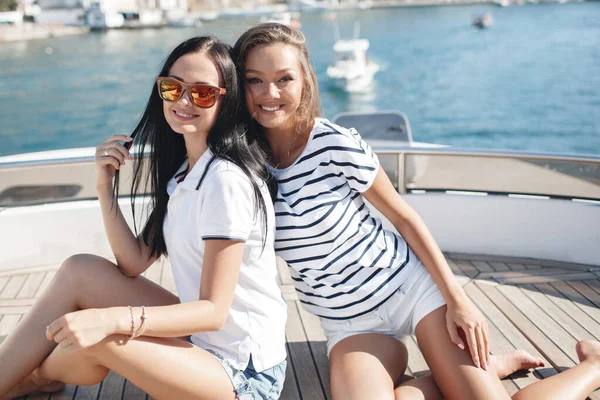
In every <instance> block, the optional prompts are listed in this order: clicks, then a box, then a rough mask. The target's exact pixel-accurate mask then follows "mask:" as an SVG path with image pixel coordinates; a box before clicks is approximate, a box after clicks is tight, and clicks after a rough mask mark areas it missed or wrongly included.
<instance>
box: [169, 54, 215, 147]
mask: <svg viewBox="0 0 600 400" xmlns="http://www.w3.org/2000/svg"><path fill="white" fill-rule="evenodd" d="M168 76H170V77H172V78H175V79H178V80H180V81H182V82H185V83H203V84H207V85H211V86H216V87H223V85H222V81H221V79H220V74H219V71H218V70H217V67H216V66H215V64H214V62H213V61H212V60H211V59H210V58H209V57H208V55H207V54H206V53H198V52H196V53H188V54H186V55H184V56H181V57H180V58H179V59H178V60H177V61H175V63H174V64H173V66H172V67H171V69H170V70H169V75H168ZM222 101H223V100H222V96H219V98H218V99H217V102H216V104H215V105H214V106H212V107H211V108H200V107H198V106H196V105H195V104H194V103H193V101H192V98H191V94H190V93H189V91H188V90H186V91H185V92H184V93H183V95H182V96H181V97H180V98H179V99H178V100H177V101H171V102H170V101H165V100H163V111H164V113H165V119H166V120H167V123H168V124H169V126H170V127H171V129H173V130H174V131H175V132H177V133H180V134H182V135H186V134H200V135H203V136H204V137H206V136H207V135H208V132H209V131H210V130H211V128H212V127H213V125H214V124H215V121H216V120H217V117H218V116H219V111H220V109H221V103H222Z"/></svg>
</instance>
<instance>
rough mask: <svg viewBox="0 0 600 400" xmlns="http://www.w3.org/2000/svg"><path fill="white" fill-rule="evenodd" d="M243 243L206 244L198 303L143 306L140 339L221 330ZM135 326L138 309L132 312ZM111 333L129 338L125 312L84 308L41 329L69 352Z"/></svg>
mask: <svg viewBox="0 0 600 400" xmlns="http://www.w3.org/2000/svg"><path fill="white" fill-rule="evenodd" d="M243 251H244V243H242V242H237V241H230V240H208V241H206V246H205V253H204V261H203V263H202V281H201V287H200V295H199V299H198V301H194V302H189V303H184V304H175V305H169V306H157V307H147V308H146V315H147V316H148V319H147V322H146V328H145V331H144V336H155V337H181V336H188V335H191V334H194V333H198V332H208V331H216V330H219V329H221V328H222V327H223V325H224V323H225V321H226V319H227V316H228V315H229V309H230V308H231V304H232V302H233V296H234V291H235V286H236V283H237V280H238V275H239V271H240V265H241V262H242V255H243ZM133 315H134V319H135V321H136V325H137V327H138V328H139V327H140V323H141V319H140V317H141V315H142V310H141V307H134V308H133ZM112 334H123V335H129V334H131V314H130V311H129V308H128V307H111V308H105V309H88V310H82V311H76V312H73V313H69V314H66V315H65V316H63V317H61V318H59V319H57V320H56V321H54V322H53V323H52V324H50V325H49V326H48V328H47V330H46V336H47V338H48V339H49V340H54V341H56V342H57V343H58V344H59V345H60V346H61V347H62V348H63V349H65V350H68V351H72V350H77V349H81V348H84V347H89V346H92V345H93V344H95V343H98V342H99V341H100V340H102V339H104V338H105V337H106V336H109V335H112Z"/></svg>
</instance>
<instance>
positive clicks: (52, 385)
mask: <svg viewBox="0 0 600 400" xmlns="http://www.w3.org/2000/svg"><path fill="white" fill-rule="evenodd" d="M64 387H65V384H64V383H62V382H55V381H47V380H43V379H38V378H35V377H34V376H33V374H31V375H29V376H28V377H27V378H25V380H24V381H23V382H21V383H19V384H18V385H17V386H15V387H14V388H12V389H11V390H10V391H9V392H8V393H6V394H5V395H4V396H1V397H0V400H10V399H15V398H17V397H21V396H24V395H26V394H29V393H35V392H57V391H59V390H61V389H62V388H64Z"/></svg>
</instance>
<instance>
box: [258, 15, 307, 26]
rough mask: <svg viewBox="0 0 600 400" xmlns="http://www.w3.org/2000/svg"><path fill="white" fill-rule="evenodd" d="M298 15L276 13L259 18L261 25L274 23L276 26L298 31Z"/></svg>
mask: <svg viewBox="0 0 600 400" xmlns="http://www.w3.org/2000/svg"><path fill="white" fill-rule="evenodd" d="M298 17H299V13H291V12H287V11H286V12H278V13H272V14H268V15H263V16H262V17H260V22H261V23H266V22H275V23H278V24H282V25H286V26H289V27H290V28H294V29H300V21H299V20H298Z"/></svg>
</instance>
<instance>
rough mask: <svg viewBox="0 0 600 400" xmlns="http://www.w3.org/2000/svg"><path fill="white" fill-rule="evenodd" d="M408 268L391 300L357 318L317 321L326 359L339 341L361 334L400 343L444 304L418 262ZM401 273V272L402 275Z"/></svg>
mask: <svg viewBox="0 0 600 400" xmlns="http://www.w3.org/2000/svg"><path fill="white" fill-rule="evenodd" d="M405 268H410V269H411V270H410V271H407V272H409V275H408V278H407V280H406V282H404V284H403V285H402V287H401V288H400V289H398V290H397V291H396V292H395V293H394V294H393V295H392V297H390V298H389V300H387V301H386V302H385V303H383V304H382V305H381V306H379V307H378V308H377V309H375V310H373V311H372V312H370V313H368V314H365V315H362V316H360V317H357V318H352V319H347V320H333V319H326V318H321V327H322V328H323V330H324V331H325V336H326V337H327V355H328V356H329V352H330V351H331V349H332V348H333V346H335V345H336V344H337V343H338V342H339V341H341V340H342V339H345V338H347V337H350V336H354V335H360V334H363V333H381V334H384V335H389V336H393V337H396V338H398V339H402V338H403V337H405V336H409V335H412V334H413V333H414V332H415V328H416V327H417V324H418V323H419V321H421V319H423V317H425V316H426V315H427V314H429V313H430V312H432V311H434V310H436V309H438V308H440V307H442V306H443V305H444V304H446V301H445V300H444V296H442V293H441V292H440V290H439V289H438V287H437V285H436V284H435V282H434V281H433V279H432V278H431V275H429V272H427V270H426V269H425V267H424V266H423V264H422V263H421V262H418V263H415V264H412V265H407V266H406V267H405ZM403 272H404V271H403Z"/></svg>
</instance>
